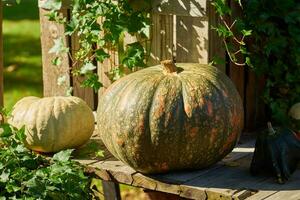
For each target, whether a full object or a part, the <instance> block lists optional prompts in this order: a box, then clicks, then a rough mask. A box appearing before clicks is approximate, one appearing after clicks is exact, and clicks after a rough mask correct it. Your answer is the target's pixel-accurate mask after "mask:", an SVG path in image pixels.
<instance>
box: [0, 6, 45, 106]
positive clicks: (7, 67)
mask: <svg viewBox="0 0 300 200" xmlns="http://www.w3.org/2000/svg"><path fill="white" fill-rule="evenodd" d="M3 35H4V36H3V42H4V106H5V107H6V108H7V109H11V108H12V106H13V105H14V104H15V103H16V102H17V101H18V100H19V99H21V98H22V97H24V96H30V95H34V96H41V95H42V64H41V46H40V24H39V19H38V7H37V1H36V0H24V1H22V3H21V4H20V5H14V6H10V7H4V22H3Z"/></svg>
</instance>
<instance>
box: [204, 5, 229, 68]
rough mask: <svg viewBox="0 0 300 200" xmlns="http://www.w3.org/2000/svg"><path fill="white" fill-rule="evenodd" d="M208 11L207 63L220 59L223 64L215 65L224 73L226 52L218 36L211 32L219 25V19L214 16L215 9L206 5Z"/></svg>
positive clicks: (215, 32)
mask: <svg viewBox="0 0 300 200" xmlns="http://www.w3.org/2000/svg"><path fill="white" fill-rule="evenodd" d="M207 7H208V8H207V9H208V23H209V24H208V30H207V31H208V62H212V61H213V59H215V58H217V59H221V60H223V61H224V63H219V64H217V65H215V66H216V67H217V68H218V69H220V70H221V71H222V72H224V73H226V63H225V62H226V52H225V49H224V47H223V41H222V38H221V37H220V36H218V34H217V31H215V30H213V29H212V28H213V27H217V25H218V24H220V23H221V21H220V18H219V17H218V16H217V15H216V12H215V7H213V6H212V5H207Z"/></svg>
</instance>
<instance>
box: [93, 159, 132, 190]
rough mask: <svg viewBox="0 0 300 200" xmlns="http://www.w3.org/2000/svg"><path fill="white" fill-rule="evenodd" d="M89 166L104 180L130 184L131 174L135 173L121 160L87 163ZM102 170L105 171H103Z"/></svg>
mask: <svg viewBox="0 0 300 200" xmlns="http://www.w3.org/2000/svg"><path fill="white" fill-rule="evenodd" d="M89 167H93V168H95V169H96V171H95V173H96V174H97V175H98V176H99V177H100V178H102V179H104V180H112V181H117V182H119V183H124V184H127V185H132V183H133V179H134V178H133V175H134V174H135V173H136V171H135V170H133V169H132V168H130V167H128V166H127V165H124V164H123V163H122V162H121V161H106V162H101V161H100V162H97V163H93V164H91V165H89ZM97 169H98V170H97ZM102 171H105V173H103V172H102ZM107 174H108V176H107ZM108 178H109V179H108Z"/></svg>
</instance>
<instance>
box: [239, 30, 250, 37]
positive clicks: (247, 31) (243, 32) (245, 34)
mask: <svg viewBox="0 0 300 200" xmlns="http://www.w3.org/2000/svg"><path fill="white" fill-rule="evenodd" d="M241 32H242V34H243V36H245V37H246V36H250V35H252V30H242V31H241Z"/></svg>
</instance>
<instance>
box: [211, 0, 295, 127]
mask: <svg viewBox="0 0 300 200" xmlns="http://www.w3.org/2000/svg"><path fill="white" fill-rule="evenodd" d="M231 3H233V2H231ZM234 3H235V4H236V5H237V6H239V7H240V9H242V15H240V17H238V18H236V19H234V20H233V21H232V22H230V21H229V20H227V19H228V18H230V16H231V15H232V10H231V6H232V5H231V6H230V5H229V1H227V0H214V1H213V5H214V6H215V8H216V12H217V14H218V15H219V17H220V18H221V21H222V24H221V25H219V26H218V27H214V29H215V30H216V31H217V32H218V34H219V36H221V37H222V38H223V39H224V44H225V47H226V49H227V52H228V55H229V58H230V59H231V61H232V62H234V63H236V64H237V65H240V66H244V65H248V66H250V68H251V69H252V70H253V71H254V72H255V73H256V74H257V75H258V76H264V77H265V79H266V84H265V88H264V93H263V97H262V98H263V100H264V102H265V103H266V105H267V107H268V110H269V113H270V116H271V119H272V120H274V121H276V122H277V123H279V124H287V123H288V117H287V112H288V109H289V108H290V107H291V105H293V104H295V103H297V102H300V79H299V77H300V48H299V45H300V2H299V1H297V0H285V1H283V0H247V1H246V0H245V1H241V0H235V1H234ZM237 54H241V55H242V57H243V60H238V59H237V56H236V55H237Z"/></svg>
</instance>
